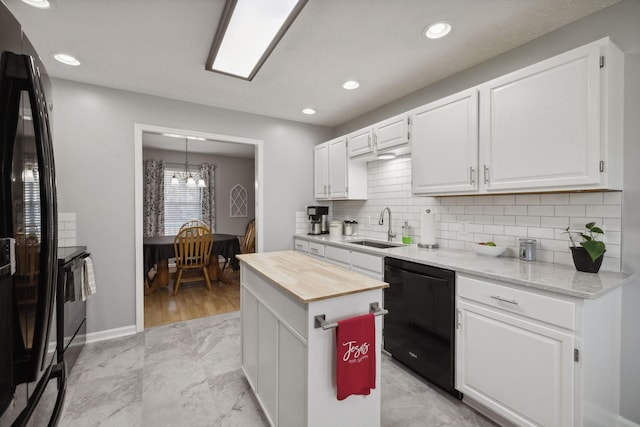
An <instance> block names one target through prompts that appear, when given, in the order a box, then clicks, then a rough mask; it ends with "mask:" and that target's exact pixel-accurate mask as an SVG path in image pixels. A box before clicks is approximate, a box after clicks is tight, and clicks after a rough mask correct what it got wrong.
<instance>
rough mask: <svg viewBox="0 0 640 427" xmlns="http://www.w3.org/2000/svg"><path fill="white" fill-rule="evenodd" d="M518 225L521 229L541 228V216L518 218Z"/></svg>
mask: <svg viewBox="0 0 640 427" xmlns="http://www.w3.org/2000/svg"><path fill="white" fill-rule="evenodd" d="M516 225H519V226H521V227H540V217H539V216H516Z"/></svg>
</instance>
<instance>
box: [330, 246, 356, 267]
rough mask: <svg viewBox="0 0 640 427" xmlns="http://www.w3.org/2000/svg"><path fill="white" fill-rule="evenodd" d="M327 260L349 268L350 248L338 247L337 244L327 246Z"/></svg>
mask: <svg viewBox="0 0 640 427" xmlns="http://www.w3.org/2000/svg"><path fill="white" fill-rule="evenodd" d="M324 252H325V257H326V258H325V261H327V262H329V263H331V264H335V265H339V266H341V267H345V268H349V259H350V257H349V250H348V249H343V248H338V247H336V246H327V247H326V248H325V251H324Z"/></svg>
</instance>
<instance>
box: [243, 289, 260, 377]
mask: <svg viewBox="0 0 640 427" xmlns="http://www.w3.org/2000/svg"><path fill="white" fill-rule="evenodd" d="M240 305H241V306H242V308H243V310H242V349H243V351H242V367H243V369H244V373H245V375H246V377H247V379H248V380H249V384H251V387H252V388H253V389H255V388H256V385H257V384H258V300H257V299H256V297H255V296H253V294H252V293H251V292H249V291H248V290H247V289H246V288H242V292H241V293H240Z"/></svg>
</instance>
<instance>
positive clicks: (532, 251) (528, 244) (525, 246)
mask: <svg viewBox="0 0 640 427" xmlns="http://www.w3.org/2000/svg"><path fill="white" fill-rule="evenodd" d="M536 242H537V240H536V239H520V259H521V260H523V261H535V260H536Z"/></svg>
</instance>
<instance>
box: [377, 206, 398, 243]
mask: <svg viewBox="0 0 640 427" xmlns="http://www.w3.org/2000/svg"><path fill="white" fill-rule="evenodd" d="M384 211H387V212H389V229H388V230H387V240H388V241H389V242H390V241H391V239H393V238H394V237H396V233H394V232H393V230H391V209H389V207H388V206H387V207H386V208H384V209H382V212H380V219H379V220H378V224H380V225H383V224H384Z"/></svg>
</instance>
